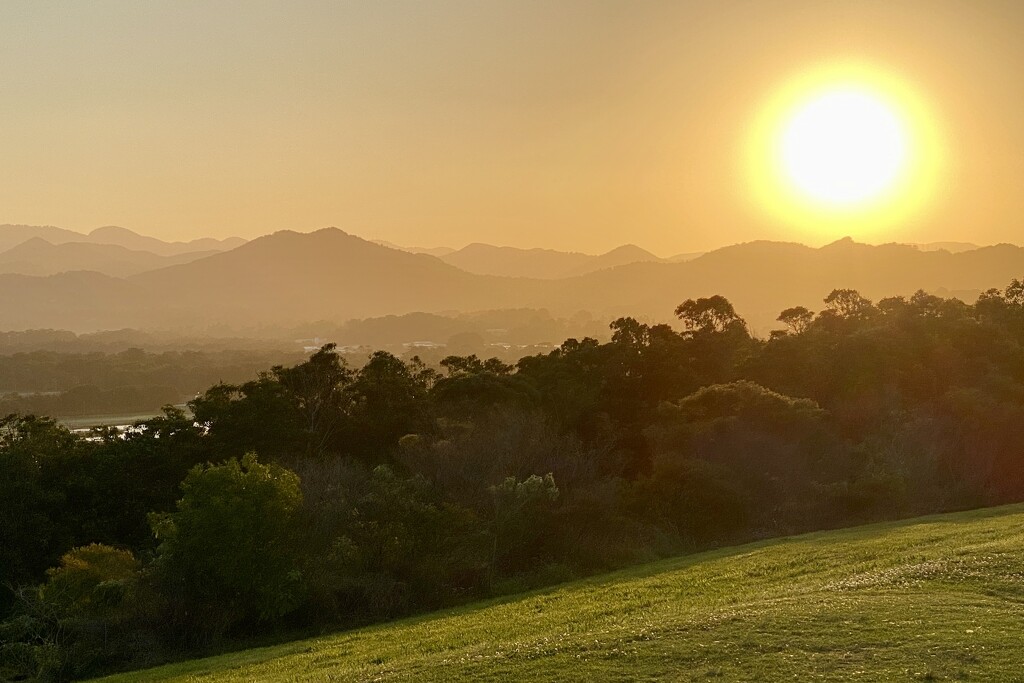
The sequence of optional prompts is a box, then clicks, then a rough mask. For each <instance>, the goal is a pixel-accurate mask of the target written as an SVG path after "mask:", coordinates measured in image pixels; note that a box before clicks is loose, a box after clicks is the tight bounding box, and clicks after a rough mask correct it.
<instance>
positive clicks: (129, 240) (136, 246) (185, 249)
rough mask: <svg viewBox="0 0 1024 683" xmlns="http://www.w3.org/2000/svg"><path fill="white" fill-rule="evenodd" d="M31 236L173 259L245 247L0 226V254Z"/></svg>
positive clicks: (105, 231) (124, 232)
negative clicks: (196, 253) (152, 254)
mask: <svg viewBox="0 0 1024 683" xmlns="http://www.w3.org/2000/svg"><path fill="white" fill-rule="evenodd" d="M34 237H39V238H42V239H44V240H46V241H47V242H49V243H50V244H55V245H56V244H64V243H65V242H85V243H89V244H113V245H116V246H120V247H124V248H125V249H133V250H136V251H149V252H152V253H154V254H157V255H158V256H176V255H178V254H185V253H189V252H196V251H225V250H228V249H234V248H235V247H237V246H240V245H242V244H245V240H243V239H242V238H241V237H228V238H227V239H223V240H218V239H214V238H212V237H203V238H200V239H197V240H192V241H191V242H164V241H163V240H158V239H156V238H155V237H146V236H145V235H140V234H138V233H136V232H133V231H131V230H128V229H127V228H119V227H117V226H114V225H108V226H106V227H103V228H96V229H95V230H93V231H92V232H90V233H88V234H86V233H81V232H75V231H73V230H66V229H64V228H57V227H54V226H52V225H0V252H3V251H7V250H8V249H11V248H12V247H15V246H17V245H19V244H21V243H23V242H27V241H28V240H30V239H32V238H34ZM78 270H81V269H78Z"/></svg>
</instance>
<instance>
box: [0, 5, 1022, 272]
mask: <svg viewBox="0 0 1024 683" xmlns="http://www.w3.org/2000/svg"><path fill="white" fill-rule="evenodd" d="M1020 35H1024V3H1020V2H1017V1H1011V0H993V1H990V2H964V1H959V0H958V1H954V0H914V1H903V2H898V1H894V0H861V1H860V2H838V1H837V2H811V1H799V2H798V1H796V0H772V1H765V2H744V1H740V0H723V1H716V2H711V1H707V2H678V1H671V0H666V1H664V2H661V1H658V2H655V1H643V0H641V1H639V2H610V1H601V0H572V1H561V2H547V1H540V0H518V1H508V2H497V1H491V2H478V1H475V0H463V1H460V2H452V1H438V2H431V3H421V2H412V1H411V0H410V1H404V2H397V1H388V0H381V1H377V2H328V1H318V2H304V3H287V2H266V1H263V0H252V1H248V2H240V1H239V2H216V1H214V2H175V3H137V2H129V1H113V0H97V1H96V2H89V3H78V2H68V1H65V2H54V1H47V0H13V1H10V2H5V3H3V5H0V93H2V95H3V96H2V98H0V140H2V143H0V149H2V151H3V162H2V164H0V207H2V209H0V223H28V224H53V225H59V226H62V227H67V228H71V229H76V230H83V231H88V230H90V229H92V228H95V227H98V226H101V225H110V224H115V225H122V226H124V227H128V228H131V229H134V230H137V231H139V232H142V233H146V234H151V235H154V236H156V237H160V238H163V239H168V240H181V239H191V238H194V237H199V236H206V235H209V236H215V237H225V236H229V235H239V236H242V237H247V238H251V237H255V236H257V235H260V234H264V233H267V232H271V231H274V230H279V229H293V230H301V231H306V230H311V229H316V228H319V227H324V226H328V225H334V226H337V227H339V228H342V229H343V230H346V231H348V232H351V233H354V234H357V235H360V236H362V237H366V238H370V239H385V240H389V241H392V242H395V243H398V244H403V245H418V246H438V245H448V246H454V247H459V246H462V245H464V244H466V243H469V242H476V241H480V242H489V243H493V244H503V245H511V246H520V247H534V246H537V247H548V248H556V249H571V250H580V251H587V252H592V253H596V252H602V251H606V250H608V249H610V248H612V247H614V246H617V245H620V244H623V243H627V242H632V243H636V244H639V245H641V246H643V247H645V248H647V249H650V250H652V251H654V252H656V253H659V254H661V255H669V254H673V253H679V252H688V251H698V250H705V249H709V248H714V247H717V246H722V245H724V244H730V243H735V242H741V241H748V240H752V239H783V240H794V241H804V242H807V243H811V244H816V243H817V244H820V243H825V242H829V241H832V240H833V239H835V238H836V236H837V235H836V234H834V233H833V232H828V231H822V232H821V234H819V235H816V234H814V233H813V232H811V233H809V232H808V231H807V230H806V229H805V228H804V227H800V226H797V225H795V223H794V221H792V220H789V219H787V217H786V216H779V215H769V214H768V213H766V212H764V211H763V210H762V208H761V207H759V206H758V205H757V203H756V202H754V201H752V198H751V194H752V190H751V187H750V183H749V182H748V180H747V177H746V176H747V175H748V174H747V173H746V170H745V167H744V164H745V161H744V155H745V151H744V144H745V142H744V141H745V139H746V137H747V133H748V131H749V130H750V128H751V126H753V125H755V123H754V122H755V120H756V117H757V115H758V112H759V110H760V109H761V108H762V107H764V106H765V103H766V102H768V101H769V100H770V99H771V98H772V97H773V94H774V93H775V92H777V90H778V89H779V88H781V87H783V86H784V84H785V83H786V82H788V81H789V80H790V79H792V78H793V77H794V76H795V75H796V74H799V73H801V72H802V71H805V70H807V69H811V68H814V67H815V66H816V65H819V64H823V63H828V62H832V61H837V60H854V61H857V62H861V63H865V64H870V65H872V67H873V68H877V69H879V70H881V71H883V72H885V73H889V74H893V75H894V76H896V77H898V78H899V79H900V80H902V81H903V82H905V83H907V84H908V86H909V87H911V88H912V89H913V90H914V91H915V92H916V93H918V94H919V95H920V97H921V98H922V99H923V100H924V101H926V102H927V105H928V108H929V110H930V111H931V112H933V113H934V114H935V117H936V125H937V127H938V128H939V129H941V130H942V133H943V136H944V143H945V145H946V147H947V148H948V165H947V166H948V167H947V169H946V172H945V174H944V176H943V177H942V178H941V179H940V180H939V182H938V185H937V187H936V189H935V192H934V196H933V197H932V199H931V201H929V203H928V205H927V206H926V207H924V209H923V210H921V211H919V212H916V213H914V214H913V215H909V216H906V217H905V218H903V219H901V220H900V221H899V223H898V224H895V225H892V226H891V227H888V228H886V230H885V232H884V233H882V234H878V233H877V232H875V231H872V230H869V229H867V227H865V229H864V230H863V231H861V230H860V228H859V226H856V225H853V226H850V230H849V232H850V233H851V234H852V235H853V236H854V237H855V238H864V237H865V235H870V240H868V241H875V242H879V241H914V242H931V241H943V240H956V241H971V242H976V243H981V244H991V243H996V242H1016V243H1020V242H1021V238H1020V237H1019V235H1020V230H1019V227H1020V224H1021V220H1022V219H1021V217H1022V216H1024V192H1021V191H1020V190H1019V188H1020V187H1021V186H1024V129H1022V127H1021V126H1020V125H1019V122H1018V120H1017V119H1018V118H1019V116H1018V114H1019V112H1020V111H1022V110H1024V79H1021V78H1020V76H1019V70H1020V67H1021V65H1024V41H1021V40H1020V39H1019V36H1020Z"/></svg>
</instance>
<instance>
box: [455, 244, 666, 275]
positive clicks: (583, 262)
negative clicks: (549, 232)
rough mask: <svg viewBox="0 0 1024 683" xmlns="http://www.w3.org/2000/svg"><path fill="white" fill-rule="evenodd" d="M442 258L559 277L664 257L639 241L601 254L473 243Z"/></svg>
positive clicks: (495, 270) (488, 271)
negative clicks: (643, 247) (655, 253)
mask: <svg viewBox="0 0 1024 683" xmlns="http://www.w3.org/2000/svg"><path fill="white" fill-rule="evenodd" d="M439 258H440V259H441V260H442V261H444V262H445V263H449V264H451V265H453V266H455V267H457V268H461V269H462V270H465V271H466V272H468V273H474V274H476V275H497V276H500V277H522V278H537V279H542V280H555V279H559V278H567V277H573V276H576V275H584V274H586V273H592V272H594V271H596V270H602V269H604V268H614V267H615V266H622V265H626V264H628V263H637V262H645V261H661V260H662V259H660V258H658V257H657V256H655V255H654V254H652V253H651V252H649V251H646V250H644V249H641V248H640V247H638V246H636V245H635V244H626V245H623V246H621V247H618V248H616V249H613V250H611V251H609V252H607V253H605V254H601V255H599V256H591V255H590V254H582V253H580V252H568V251H555V250H553V249H517V248H515V247H495V246H492V245H490V244H480V243H475V244H470V245H468V246H466V247H463V248H462V249H459V250H458V251H453V252H451V253H449V254H441V255H440V256H439Z"/></svg>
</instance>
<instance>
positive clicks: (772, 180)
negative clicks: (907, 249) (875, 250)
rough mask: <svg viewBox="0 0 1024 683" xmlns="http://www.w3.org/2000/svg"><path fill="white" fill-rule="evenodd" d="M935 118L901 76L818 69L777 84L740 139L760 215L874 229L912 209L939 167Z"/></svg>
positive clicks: (920, 203) (841, 228) (859, 233)
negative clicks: (748, 134)
mask: <svg viewBox="0 0 1024 683" xmlns="http://www.w3.org/2000/svg"><path fill="white" fill-rule="evenodd" d="M942 156H943V155H942V146H941V144H940V142H939V135H938V133H937V128H936V125H935V119H934V117H933V116H932V115H931V114H930V112H928V111H927V108H926V107H925V106H924V104H923V101H922V100H921V99H920V98H919V97H918V96H917V95H916V94H915V93H913V92H912V91H911V90H910V89H909V88H907V87H906V85H905V84H904V83H902V82H901V81H898V80H897V79H895V78H894V77H892V76H891V75H889V74H886V73H885V72H883V71H880V70H872V69H868V68H865V67H863V66H851V65H839V66H835V65H833V66H829V67H821V68H819V69H816V70H814V71H810V72H807V73H805V74H802V75H801V76H800V77H798V78H795V79H793V80H792V81H791V82H790V83H788V84H786V85H785V86H784V87H782V88H780V89H779V91H778V92H777V93H776V94H775V96H774V97H773V98H772V99H771V100H770V101H769V102H768V103H766V106H765V107H764V109H763V111H762V112H761V115H760V117H759V119H758V120H757V122H756V125H755V126H754V127H753V129H752V134H751V138H750V141H749V144H748V157H747V168H748V171H749V173H750V177H751V181H752V182H751V184H752V187H753V190H754V192H753V194H754V196H755V198H756V200H757V204H758V207H759V208H758V211H759V213H765V212H767V213H768V214H769V215H771V216H773V217H774V218H775V219H776V220H777V221H779V222H780V223H783V224H786V225H789V226H792V227H797V228H799V229H801V230H804V231H806V232H809V233H812V234H813V235H814V236H816V237H824V238H831V237H841V236H843V235H852V236H854V237H872V238H873V237H879V236H880V233H884V232H886V231H888V230H890V229H891V228H893V227H894V226H896V225H898V224H899V223H901V222H905V221H907V219H908V218H910V217H911V216H913V215H915V214H918V213H920V212H921V211H922V210H923V209H924V208H926V206H927V204H928V203H929V202H930V200H931V198H932V197H933V195H934V193H935V189H936V186H937V180H938V178H939V175H940V170H941V167H942Z"/></svg>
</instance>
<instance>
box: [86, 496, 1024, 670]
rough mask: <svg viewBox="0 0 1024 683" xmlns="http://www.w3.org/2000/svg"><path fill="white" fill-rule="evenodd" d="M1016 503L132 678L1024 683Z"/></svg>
mask: <svg viewBox="0 0 1024 683" xmlns="http://www.w3.org/2000/svg"><path fill="white" fill-rule="evenodd" d="M1022 576H1024V506H1020V505H1017V506H1010V507H1003V508H994V509H987V510H976V511H972V512H962V513H956V514H949V515H938V516H932V517H924V518H918V519H913V520H907V521H903V522H896V523H886V524H876V525H871V526H866V527H860V528H854V529H846V530H841V531H832V532H821V533H814V534H808V535H804V536H798V537H793V538H785V539H778V540H772V541H764V542H759V543H754V544H749V545H745V546H739V547H735V548H726V549H722V550H717V551H712V552H706V553H701V554H698V555H691V556H688V557H680V558H675V559H670V560H666V561H662V562H657V563H654V564H649V565H645V566H640V567H635V568H631V569H627V570H624V571H619V572H616V573H613V574H609V575H605V576H600V577H596V578H591V579H588V580H584V581H578V582H575V583H570V584H566V585H563V586H559V587H555V588H551V589H547V590H540V591H535V592H532V593H528V594H525V595H522V596H518V597H514V598H508V599H503V600H493V601H490V602H485V603H478V604H475V605H469V606H467V607H462V608H459V609H453V610H449V611H446V612H441V613H438V614H433V615H426V616H421V617H415V618H411V619H404V620H401V621H396V622H393V623H390V624H383V625H379V626H374V627H370V628H364V629H360V630H356V631H351V632H345V633H339V634H335V635H328V636H322V637H319V638H313V639H310V640H303V641H297V642H292V643H288V644H284V645H278V646H274V647H265V648H260V649H254V650H246V651H242V652H236V653H232V654H227V655H222V656H219V657H213V658H208V659H201V660H194V661H188V662H183V663H179V664H174V665H170V666H165V667H161V668H156V669H151V670H148V671H136V672H132V673H129V674H123V675H120V676H113V677H108V678H106V679H103V680H104V681H106V683H122V682H127V681H140V682H141V681H182V682H184V681H196V680H202V681H210V683H218V682H221V681H223V682H233V681H254V680H288V681H322V680H338V681H381V680H383V681H427V682H429V681H452V680H472V681H491V680H530V681H567V680H571V681H608V680H621V681H627V680H628V681H637V680H647V681H652V680H675V681H704V680H725V681H768V680H799V681H834V680H857V681H914V680H924V681H935V680H965V681H1020V680H1021V654H1020V633H1021V630H1022V629H1024V608H1022V603H1024V581H1022V578H1021V577H1022Z"/></svg>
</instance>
